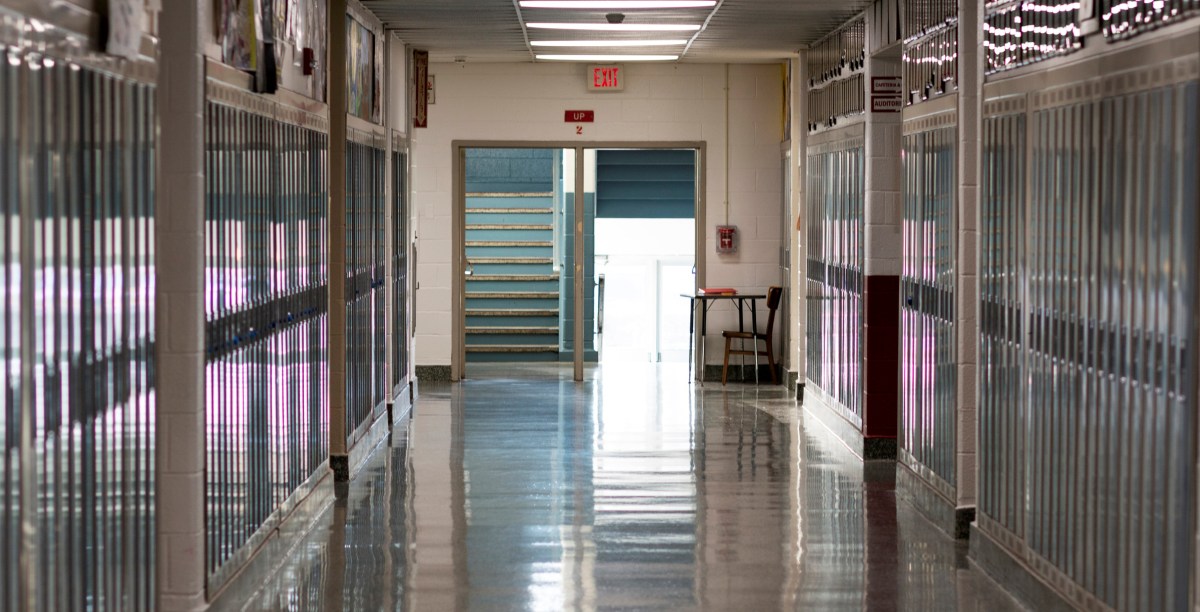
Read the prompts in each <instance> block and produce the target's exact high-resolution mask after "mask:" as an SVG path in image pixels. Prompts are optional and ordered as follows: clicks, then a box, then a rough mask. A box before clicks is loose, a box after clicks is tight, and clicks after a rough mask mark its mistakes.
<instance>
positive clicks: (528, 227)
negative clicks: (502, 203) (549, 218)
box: [467, 223, 554, 232]
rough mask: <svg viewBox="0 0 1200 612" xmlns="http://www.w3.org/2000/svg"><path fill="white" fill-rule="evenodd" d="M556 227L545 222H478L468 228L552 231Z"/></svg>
mask: <svg viewBox="0 0 1200 612" xmlns="http://www.w3.org/2000/svg"><path fill="white" fill-rule="evenodd" d="M552 229H554V226H553V225H550V224H548V223H547V224H545V225H538V224H520V223H477V224H475V225H468V226H467V230H468V231H469V230H543V231H547V232H548V231H550V230H552Z"/></svg>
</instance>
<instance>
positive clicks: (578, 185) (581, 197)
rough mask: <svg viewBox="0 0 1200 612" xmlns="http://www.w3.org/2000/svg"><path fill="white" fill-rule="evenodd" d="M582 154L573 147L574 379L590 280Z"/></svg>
mask: <svg viewBox="0 0 1200 612" xmlns="http://www.w3.org/2000/svg"><path fill="white" fill-rule="evenodd" d="M584 170H585V168H584V155H583V147H575V227H574V229H573V231H574V232H575V261H574V268H575V271H574V276H575V287H574V292H575V304H574V307H575V312H574V313H573V315H572V316H573V317H574V318H575V324H574V325H573V326H572V329H573V330H574V332H575V333H574V340H573V342H574V347H573V350H572V355H573V356H574V366H575V368H574V369H575V380H576V381H582V380H583V360H584V357H586V354H585V351H584V344H583V334H584V329H583V327H584V325H583V323H584V316H583V293H584V290H583V288H584V283H585V282H588V281H590V279H585V278H584V277H583V273H584V270H586V269H587V266H585V265H584V264H585V263H586V262H584V260H583V259H584V246H585V245H584V241H585V240H587V237H586V236H584V234H583V230H584V227H586V224H585V223H584V222H585V221H586V214H587V194H586V193H584V191H583V190H584V189H585V185H584ZM588 331H590V330H588ZM701 367H703V366H701Z"/></svg>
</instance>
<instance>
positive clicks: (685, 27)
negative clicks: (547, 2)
mask: <svg viewBox="0 0 1200 612" xmlns="http://www.w3.org/2000/svg"><path fill="white" fill-rule="evenodd" d="M525 26H526V27H530V28H536V29H541V30H595V31H597V32H697V31H699V30H700V26H698V25H691V24H678V23H527V24H525Z"/></svg>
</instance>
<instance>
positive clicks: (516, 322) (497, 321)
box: [467, 316, 558, 327]
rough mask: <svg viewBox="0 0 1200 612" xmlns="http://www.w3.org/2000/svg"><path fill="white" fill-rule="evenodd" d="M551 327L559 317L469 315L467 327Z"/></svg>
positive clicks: (556, 322)
mask: <svg viewBox="0 0 1200 612" xmlns="http://www.w3.org/2000/svg"><path fill="white" fill-rule="evenodd" d="M525 325H528V326H536V327H550V326H552V325H558V317H511V316H503V317H472V316H468V317H467V327H521V326H525Z"/></svg>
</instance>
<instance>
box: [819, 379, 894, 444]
mask: <svg viewBox="0 0 1200 612" xmlns="http://www.w3.org/2000/svg"><path fill="white" fill-rule="evenodd" d="M803 402H804V407H805V408H808V409H809V412H811V413H812V415H813V416H814V417H816V418H817V420H818V421H820V422H821V424H822V425H824V426H825V427H826V428H828V429H829V431H831V432H833V434H834V435H836V436H837V437H838V439H840V440H841V441H842V443H843V444H845V445H846V446H847V447H849V448H850V451H851V452H853V453H854V454H855V455H857V456H858V457H859V458H860V459H862V460H864V461H875V460H885V461H895V460H896V451H897V446H896V439H895V438H875V437H866V436H864V435H863V433H862V430H860V429H859V428H858V427H857V426H856V425H854V424H853V423H851V422H850V421H847V420H846V418H845V417H843V416H842V415H841V414H838V413H837V412H836V411H835V410H834V409H833V408H831V407H830V406H829V404H828V403H826V399H825V398H824V397H822V395H821V394H819V393H810V394H808V398H807V399H805V400H803Z"/></svg>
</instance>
